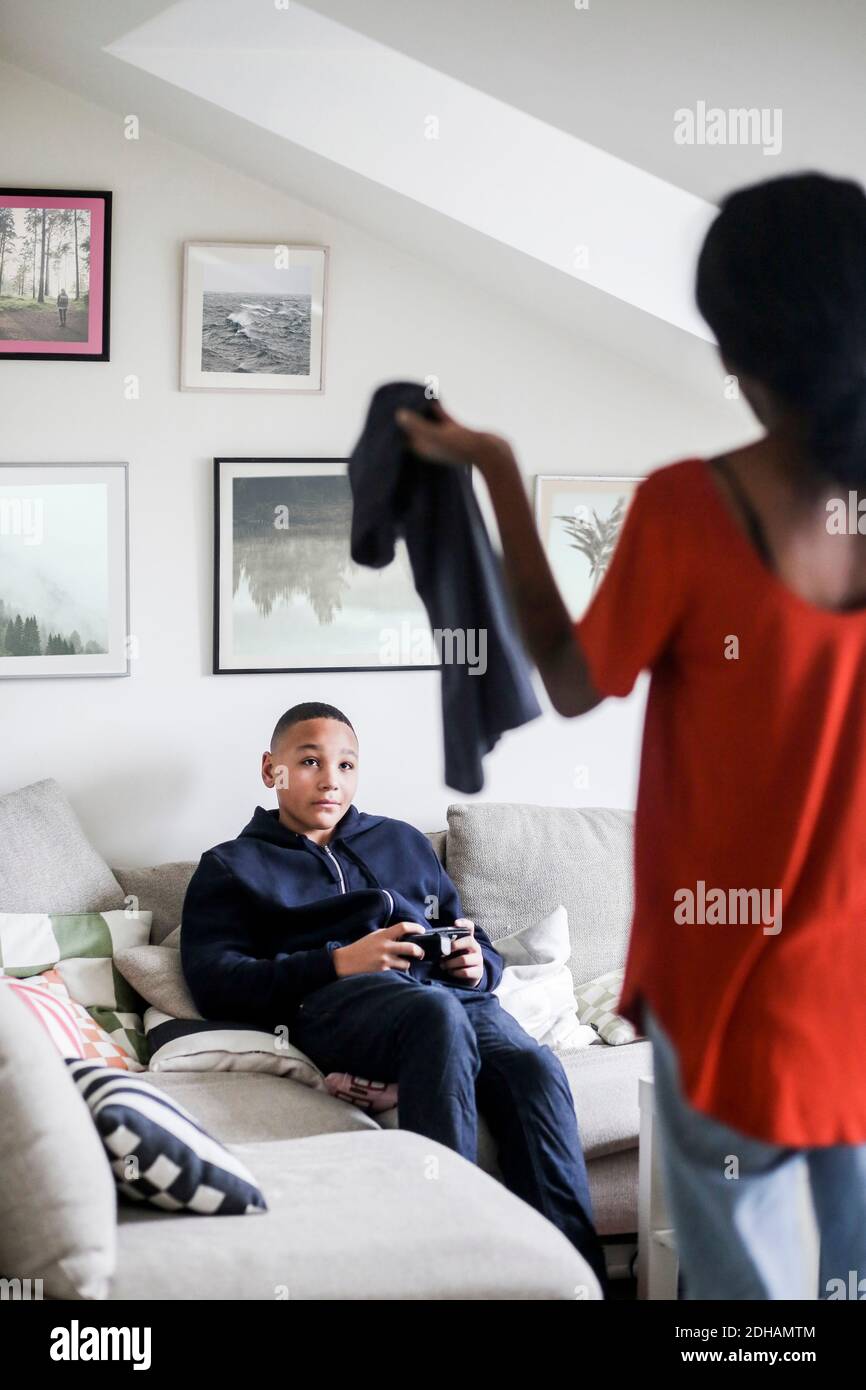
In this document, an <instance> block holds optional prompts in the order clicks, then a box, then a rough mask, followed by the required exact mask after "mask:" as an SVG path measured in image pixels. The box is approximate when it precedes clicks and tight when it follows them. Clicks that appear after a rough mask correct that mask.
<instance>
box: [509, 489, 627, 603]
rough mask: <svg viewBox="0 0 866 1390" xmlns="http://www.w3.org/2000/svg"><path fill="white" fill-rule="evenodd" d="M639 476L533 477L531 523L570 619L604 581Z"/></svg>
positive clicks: (588, 601) (588, 600)
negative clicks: (533, 516)
mask: <svg viewBox="0 0 866 1390" xmlns="http://www.w3.org/2000/svg"><path fill="white" fill-rule="evenodd" d="M641 481H642V480H641V479H640V478H601V477H598V478H593V477H590V478H576V477H573V476H563V477H560V476H555V475H553V474H549V475H545V474H538V475H536V479H535V522H536V525H537V527H538V534H539V536H540V537H541V543H542V545H543V546H544V550H545V554H546V555H547V559H548V561H549V563H550V567H551V569H552V570H553V574H554V578H555V579H556V582H557V585H558V587H559V591H560V593H561V594H562V597H563V601H564V603H565V606H566V608H567V609H568V610H569V613H570V615H571V618H572V621H573V622H577V620H578V618H582V617H583V615H584V613H585V612H586V610H587V608H588V607H589V603H590V600H591V599H592V597H593V595H594V594H595V591H596V589H597V588H598V586H599V584H600V583H601V581H602V579H603V578H604V574H605V571H606V570H607V567H608V565H609V564H610V560H611V557H612V555H613V552H614V547H615V546H616V542H617V538H618V536H619V533H620V529H621V527H622V523H623V521H624V520H625V514H626V512H627V511H628V505H629V502H630V501H631V499H632V495H633V493H634V490H635V488H636V487H637V485H638V483H639V482H641Z"/></svg>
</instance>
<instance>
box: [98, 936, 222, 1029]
mask: <svg viewBox="0 0 866 1390" xmlns="http://www.w3.org/2000/svg"><path fill="white" fill-rule="evenodd" d="M114 964H115V965H116V966H117V969H118V970H119V971H120V973H121V975H122V976H123V978H124V979H125V980H127V981H128V982H129V984H131V985H132V988H133V989H134V990H135V992H136V994H140V995H141V997H142V999H145V1000H147V1003H148V1004H152V1005H153V1007H154V1008H156V1009H159V1011H160V1013H164V1014H170V1015H171V1017H172V1018H201V1014H200V1013H199V1011H198V1009H197V1008H196V1006H195V1004H194V1003H193V998H192V995H191V994H190V992H189V988H188V986H187V983H186V978H185V976H184V973H183V969H182V968H181V963H180V951H178V950H174V949H173V948H172V947H171V946H128V947H127V948H126V950H124V951H117V952H116V954H115V957H114Z"/></svg>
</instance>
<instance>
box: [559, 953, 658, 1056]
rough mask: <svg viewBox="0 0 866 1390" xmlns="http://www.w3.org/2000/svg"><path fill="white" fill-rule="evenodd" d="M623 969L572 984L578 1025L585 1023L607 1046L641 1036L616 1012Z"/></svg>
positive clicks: (632, 1025)
mask: <svg viewBox="0 0 866 1390" xmlns="http://www.w3.org/2000/svg"><path fill="white" fill-rule="evenodd" d="M624 977H625V972H624V971H623V970H608V971H607V972H606V973H605V974H604V975H599V977H598V979H596V980H587V981H586V983H585V984H582V985H575V989H574V997H575V1001H576V1003H577V1009H578V1013H579V1014H580V1020H581V1022H582V1023H587V1024H589V1026H590V1027H591V1028H593V1029H594V1030H595V1032H596V1033H598V1035H599V1037H600V1038H602V1039H603V1040H604V1041H605V1042H606V1043H609V1044H610V1046H611V1047H620V1046H622V1044H624V1043H632V1042H634V1040H635V1038H638V1037H642V1036H643V1034H641V1033H638V1031H637V1029H636V1028H635V1026H634V1024H633V1023H632V1022H631V1021H630V1019H627V1018H623V1016H622V1014H618V1013H617V1008H618V1007H619V1001H620V996H621V995H622V984H623V979H624Z"/></svg>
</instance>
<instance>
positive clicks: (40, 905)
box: [0, 777, 124, 913]
mask: <svg viewBox="0 0 866 1390" xmlns="http://www.w3.org/2000/svg"><path fill="white" fill-rule="evenodd" d="M123 905H124V904H123V889H122V888H121V886H120V884H119V883H118V881H117V879H116V878H115V877H114V874H113V873H112V872H111V870H110V869H109V867H108V865H107V864H106V862H105V860H104V859H103V858H102V856H101V855H100V854H98V853H97V851H96V850H95V849H94V848H93V846H92V845H91V843H90V841H89V840H88V838H87V836H86V835H85V833H84V830H83V829H82V827H81V824H80V822H79V820H78V817H77V816H76V814H75V812H74V811H73V809H72V807H71V806H70V804H69V802H68V801H67V799H66V796H65V794H64V792H63V790H62V788H61V787H60V786H59V784H58V783H57V782H55V780H54V778H53V777H46V778H45V780H44V781H42V782H34V783H32V785H31V786H29V787H21V788H20V789H19V790H18V791H14V792H8V793H7V794H6V796H0V912H63V913H70V912H103V911H109V910H111V909H112V908H118V907H123Z"/></svg>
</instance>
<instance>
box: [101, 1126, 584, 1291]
mask: <svg viewBox="0 0 866 1390" xmlns="http://www.w3.org/2000/svg"><path fill="white" fill-rule="evenodd" d="M344 1108H345V1109H346V1110H349V1109H351V1107H349V1106H345V1107H344ZM233 1147H234V1152H235V1153H237V1154H238V1156H239V1157H240V1158H241V1159H242V1161H243V1162H245V1163H247V1164H248V1165H249V1167H250V1168H251V1169H252V1170H253V1171H254V1172H255V1174H256V1176H257V1178H258V1180H259V1182H260V1183H261V1186H262V1190H263V1192H264V1194H265V1197H266V1199H267V1203H268V1206H269V1208H270V1210H269V1211H268V1213H267V1214H266V1215H265V1216H264V1217H263V1218H262V1220H261V1221H235V1222H224V1223H220V1224H219V1225H217V1224H216V1223H215V1221H214V1220H213V1219H212V1218H210V1217H201V1218H198V1219H196V1220H195V1221H186V1222H182V1223H181V1222H176V1221H173V1220H172V1219H171V1217H169V1216H166V1215H164V1214H163V1213H160V1212H153V1211H145V1210H143V1209H133V1210H128V1209H126V1208H124V1210H123V1211H122V1212H121V1213H120V1215H119V1218H118V1232H117V1239H118V1265H117V1273H116V1275H115V1278H114V1280H113V1281H112V1286H111V1293H110V1297H111V1298H112V1299H129V1300H135V1302H136V1303H140V1302H141V1300H148V1299H153V1298H161V1299H220V1300H235V1299H247V1300H248V1299H263V1300H265V1301H267V1302H271V1303H272V1302H274V1300H280V1299H291V1300H292V1301H295V1300H306V1301H312V1300H315V1301H317V1302H318V1301H323V1300H327V1301H336V1300H340V1301H343V1300H349V1299H352V1300H363V1301H378V1300H382V1299H395V1300H400V1301H405V1300H407V1299H408V1300H414V1301H423V1300H427V1299H431V1300H458V1301H460V1300H464V1299H472V1300H487V1299H557V1300H563V1299H564V1300H567V1301H569V1302H572V1301H573V1300H574V1299H576V1298H585V1299H596V1300H597V1299H599V1298H600V1297H601V1291H600V1289H599V1286H598V1281H597V1280H596V1278H595V1275H594V1274H593V1273H592V1271H591V1270H590V1268H589V1266H588V1265H587V1263H586V1261H585V1260H584V1259H583V1258H582V1257H581V1256H580V1255H579V1254H578V1252H577V1251H576V1250H575V1249H574V1247H573V1246H572V1245H571V1243H570V1242H569V1241H568V1240H567V1239H566V1237H565V1236H564V1235H563V1234H562V1232H561V1231H558V1230H557V1229H556V1227H555V1226H554V1225H553V1224H552V1223H551V1222H549V1221H547V1220H546V1218H545V1217H543V1216H541V1215H540V1214H539V1213H538V1212H537V1211H535V1210H534V1208H533V1207H531V1206H530V1205H529V1203H528V1202H523V1201H521V1200H520V1199H519V1198H517V1197H515V1196H514V1195H513V1194H512V1193H510V1192H508V1191H507V1189H506V1188H504V1187H503V1186H502V1185H501V1184H500V1183H498V1182H496V1181H494V1179H493V1178H491V1177H489V1176H488V1175H487V1174H486V1173H483V1172H481V1170H480V1169H478V1168H477V1167H476V1166H475V1165H474V1164H472V1163H470V1162H468V1160H467V1159H465V1158H461V1156H460V1155H459V1154H457V1153H454V1152H452V1150H450V1149H447V1148H445V1147H444V1146H443V1145H441V1144H437V1143H435V1142H433V1141H431V1140H430V1139H427V1138H424V1137H422V1136H421V1135H418V1134H412V1133H408V1132H406V1131H398V1132H396V1133H388V1134H382V1133H343V1134H327V1135H318V1136H316V1137H315V1138H312V1139H295V1140H285V1141H278V1142H273V1143H266V1144H240V1145H236V1146H233Z"/></svg>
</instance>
